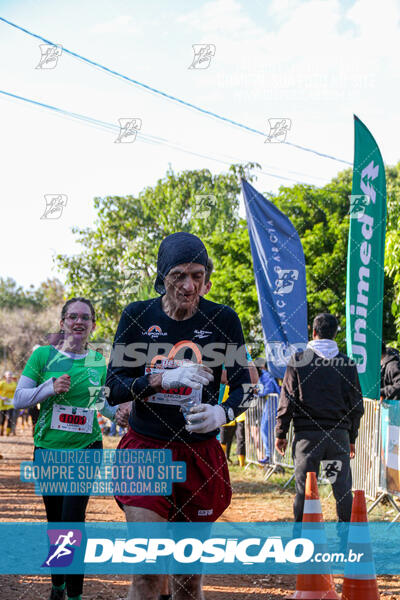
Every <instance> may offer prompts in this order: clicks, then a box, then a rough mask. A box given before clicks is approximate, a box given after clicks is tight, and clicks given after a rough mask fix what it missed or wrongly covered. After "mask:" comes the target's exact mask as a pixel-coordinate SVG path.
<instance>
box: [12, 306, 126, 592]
mask: <svg viewBox="0 0 400 600" xmlns="http://www.w3.org/2000/svg"><path fill="white" fill-rule="evenodd" d="M60 324H61V332H60V334H59V335H58V336H56V337H57V338H58V339H57V341H55V342H54V345H48V346H39V347H38V348H36V349H35V350H34V351H33V353H32V355H31V356H30V357H29V359H28V362H27V363H26V366H25V368H24V370H23V372H22V376H21V378H20V380H19V382H18V386H17V390H16V393H15V398H14V406H15V408H27V407H29V406H33V405H36V404H37V403H40V413H39V419H38V421H37V423H36V426H35V434H34V442H35V449H38V448H49V449H62V450H65V449H68V450H71V449H84V448H93V449H99V448H100V449H101V448H102V436H101V430H100V427H99V424H98V421H97V411H96V402H97V399H98V396H99V394H100V390H101V388H102V386H103V385H104V383H105V377H106V364H105V359H104V357H103V356H102V355H101V354H100V353H98V352H94V351H93V350H91V349H88V339H89V336H90V334H91V333H92V331H93V330H94V329H95V327H96V322H95V311H94V308H93V306H92V304H91V302H90V301H89V300H87V299H85V298H71V299H70V300H68V302H66V304H65V305H64V306H63V308H62V311H61V323H60ZM101 412H102V414H104V415H105V416H106V417H108V418H114V414H115V408H112V407H110V406H109V405H108V403H107V402H106V403H105V406H104V408H102V409H101ZM68 415H78V416H82V417H85V418H82V419H75V418H74V419H72V418H68ZM88 500H89V496H43V501H44V505H45V508H46V515H47V520H48V522H83V521H84V520H85V512H86V506H87V503H88ZM51 578H52V583H53V586H52V590H51V594H50V600H64V598H65V592H67V597H68V600H81V594H82V588H83V575H65V576H64V575H61V574H58V573H57V574H52V576H51Z"/></svg>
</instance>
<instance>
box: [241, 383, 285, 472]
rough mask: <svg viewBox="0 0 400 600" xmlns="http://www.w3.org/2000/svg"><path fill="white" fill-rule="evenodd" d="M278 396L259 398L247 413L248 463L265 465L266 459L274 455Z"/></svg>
mask: <svg viewBox="0 0 400 600" xmlns="http://www.w3.org/2000/svg"><path fill="white" fill-rule="evenodd" d="M278 401H279V395H278V394H269V395H268V396H259V397H258V400H257V402H256V403H255V404H254V405H253V406H251V407H250V408H249V409H248V410H247V411H246V420H245V431H246V461H247V463H248V464H257V465H258V464H263V461H264V460H265V458H266V457H269V458H270V459H272V457H273V455H274V442H275V424H276V411H277V409H278Z"/></svg>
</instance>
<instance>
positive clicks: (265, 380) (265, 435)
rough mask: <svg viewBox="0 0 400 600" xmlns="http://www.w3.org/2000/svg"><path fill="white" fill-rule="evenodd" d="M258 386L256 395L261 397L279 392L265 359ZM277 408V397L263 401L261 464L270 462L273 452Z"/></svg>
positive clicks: (279, 389)
mask: <svg viewBox="0 0 400 600" xmlns="http://www.w3.org/2000/svg"><path fill="white" fill-rule="evenodd" d="M259 383H260V386H261V389H260V391H259V392H258V395H259V396H261V397H266V396H269V394H278V398H279V394H280V393H281V388H280V386H279V385H278V384H277V382H276V381H275V379H274V377H272V375H271V374H270V373H269V372H268V362H267V361H265V363H264V366H263V367H262V369H261V375H260V381H259ZM277 410H278V399H276V398H274V397H271V398H268V399H267V400H266V401H265V406H264V410H263V414H262V417H261V424H260V431H261V439H262V441H263V444H264V448H265V457H264V458H262V459H260V460H259V461H258V462H259V463H260V464H261V465H268V464H270V462H271V460H272V457H273V452H274V425H275V420H276V412H277Z"/></svg>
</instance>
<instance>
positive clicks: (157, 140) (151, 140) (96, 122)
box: [0, 90, 313, 185]
mask: <svg viewBox="0 0 400 600" xmlns="http://www.w3.org/2000/svg"><path fill="white" fill-rule="evenodd" d="M0 94H3V96H5V97H8V98H11V99H13V100H20V101H21V102H26V103H28V104H31V105H32V106H37V107H38V108H41V109H45V110H49V111H52V112H53V113H54V114H57V115H59V116H61V117H66V118H72V119H76V120H78V121H81V122H84V123H87V124H89V125H92V126H94V127H97V128H99V129H100V128H101V129H103V130H104V129H106V130H107V131H113V132H114V133H116V134H118V133H119V132H120V127H119V126H118V125H116V124H114V123H108V122H107V121H101V120H100V119H94V118H93V117H89V116H87V115H82V114H80V113H76V112H72V111H68V110H65V109H63V108H59V107H57V106H53V105H51V104H47V103H45V102H40V101H39V100H33V99H32V98H26V97H25V96H19V95H18V94H13V93H12V92H7V91H5V90H0ZM136 136H137V138H138V139H139V140H140V141H142V142H145V143H148V144H156V145H163V146H167V147H169V148H172V149H174V150H177V151H179V152H184V153H185V154H191V155H193V156H198V157H201V158H205V159H207V160H212V161H215V162H219V163H222V164H225V165H231V164H232V162H231V161H227V160H223V159H221V158H217V157H215V156H211V155H208V154H202V153H200V152H196V151H195V150H191V149H189V148H185V147H184V146H180V145H179V144H176V143H175V142H171V141H170V140H168V139H166V138H161V137H158V136H154V135H150V134H145V133H142V132H140V131H137V132H136ZM231 158H232V160H234V161H237V162H238V163H243V162H249V161H247V160H243V159H239V158H236V157H233V156H232V157H231ZM259 173H260V174H263V175H266V176H268V177H273V178H275V179H282V180H285V181H292V182H294V183H302V184H305V185H313V184H309V183H308V182H304V181H299V180H298V179H293V178H292V177H285V176H284V175H279V174H277V173H271V172H268V171H263V170H262V171H259ZM300 174H301V173H300Z"/></svg>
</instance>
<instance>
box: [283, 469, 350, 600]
mask: <svg viewBox="0 0 400 600" xmlns="http://www.w3.org/2000/svg"><path fill="white" fill-rule="evenodd" d="M323 522H324V519H323V517H322V510H321V502H320V500H319V495H318V485H317V476H316V474H315V473H313V472H308V473H307V479H306V492H305V500H304V511H303V529H302V534H303V535H304V537H310V538H311V539H312V538H313V534H314V535H315V530H316V528H317V527H318V526H316V525H313V526H312V527H308V528H307V525H304V523H320V524H321V525H320V529H319V533H321V529H322V530H324V525H323ZM307 529H308V530H309V534H308V535H307V534H306V531H307ZM318 537H319V538H321V537H324V534H322V536H318ZM318 545H320V544H318ZM322 546H326V542H325V544H324V543H323V544H322ZM320 549H321V548H320ZM324 568H325V569H326V573H315V574H314V573H307V574H305V575H297V578H296V591H295V593H294V595H293V596H292V598H293V599H295V600H340V597H339V595H338V594H337V593H336V591H335V584H334V581H333V577H332V575H331V573H330V571H329V570H328V567H327V565H324Z"/></svg>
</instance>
